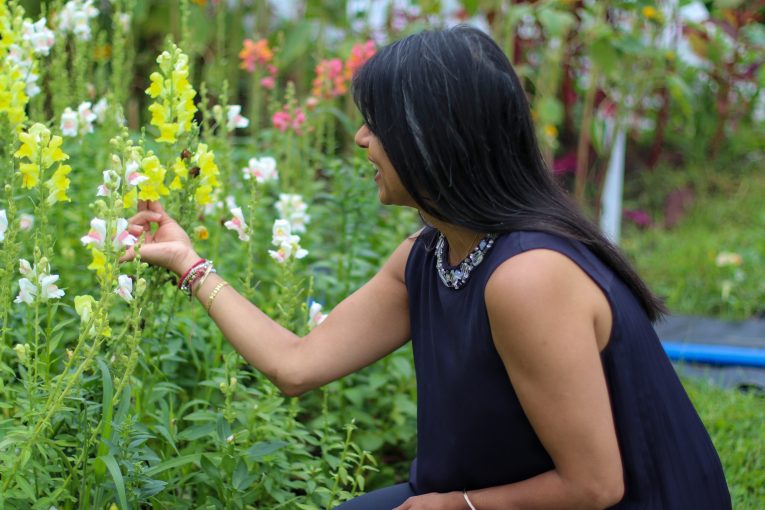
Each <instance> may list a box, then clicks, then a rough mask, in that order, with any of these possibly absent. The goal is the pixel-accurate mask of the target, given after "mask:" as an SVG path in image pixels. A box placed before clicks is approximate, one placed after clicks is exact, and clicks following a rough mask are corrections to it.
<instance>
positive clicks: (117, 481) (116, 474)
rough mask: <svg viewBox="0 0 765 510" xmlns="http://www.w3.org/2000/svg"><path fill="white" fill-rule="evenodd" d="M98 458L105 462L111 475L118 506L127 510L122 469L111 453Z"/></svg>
mask: <svg viewBox="0 0 765 510" xmlns="http://www.w3.org/2000/svg"><path fill="white" fill-rule="evenodd" d="M98 459H99V460H100V461H101V462H103V463H104V464H106V468H107V469H108V470H109V473H110V474H111V475H112V480H114V487H115V488H116V489H117V501H118V502H119V505H120V508H121V509H122V510H128V509H129V508H130V507H129V506H128V502H127V496H126V495H125V480H124V479H123V478H122V471H120V467H119V466H118V465H117V461H116V460H115V459H114V457H113V456H112V454H111V453H110V454H108V455H105V456H103V457H98Z"/></svg>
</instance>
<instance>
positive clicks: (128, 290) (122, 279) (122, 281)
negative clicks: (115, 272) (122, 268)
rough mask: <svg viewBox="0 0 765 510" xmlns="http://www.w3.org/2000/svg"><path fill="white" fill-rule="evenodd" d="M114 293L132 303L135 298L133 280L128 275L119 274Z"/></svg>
mask: <svg viewBox="0 0 765 510" xmlns="http://www.w3.org/2000/svg"><path fill="white" fill-rule="evenodd" d="M114 293H115V294H117V295H118V296H119V297H121V298H122V299H124V300H125V302H126V303H130V302H131V301H132V300H133V280H132V279H131V278H130V277H129V276H128V275H125V274H121V275H119V276H118V277H117V288H116V289H114Z"/></svg>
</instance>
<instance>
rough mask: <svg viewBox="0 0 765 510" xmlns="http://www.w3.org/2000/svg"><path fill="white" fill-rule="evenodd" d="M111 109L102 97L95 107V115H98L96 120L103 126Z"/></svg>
mask: <svg viewBox="0 0 765 510" xmlns="http://www.w3.org/2000/svg"><path fill="white" fill-rule="evenodd" d="M108 109H109V103H108V102H107V101H106V98H105V97H102V98H101V99H99V100H98V101H97V102H96V104H94V105H93V113H94V114H95V115H96V120H97V121H98V122H99V123H100V124H103V123H104V121H105V120H106V112H107V111H108Z"/></svg>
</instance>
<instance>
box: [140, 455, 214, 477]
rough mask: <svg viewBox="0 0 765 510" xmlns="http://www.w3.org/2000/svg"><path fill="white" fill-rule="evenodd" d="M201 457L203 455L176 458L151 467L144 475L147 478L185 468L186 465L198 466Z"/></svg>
mask: <svg viewBox="0 0 765 510" xmlns="http://www.w3.org/2000/svg"><path fill="white" fill-rule="evenodd" d="M201 456H202V454H201V453H192V454H190V455H184V456H183V457H174V458H172V459H169V460H166V461H164V462H160V463H159V464H157V465H155V466H152V467H150V468H149V469H147V470H146V471H144V474H145V475H146V476H156V475H158V474H159V473H162V472H163V471H167V470H168V469H175V468H178V467H181V466H185V465H186V464H198V463H199V459H200V457H201Z"/></svg>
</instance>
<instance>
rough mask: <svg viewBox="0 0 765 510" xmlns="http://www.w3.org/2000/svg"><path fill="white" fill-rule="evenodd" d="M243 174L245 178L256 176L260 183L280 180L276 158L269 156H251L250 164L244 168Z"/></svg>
mask: <svg viewBox="0 0 765 510" xmlns="http://www.w3.org/2000/svg"><path fill="white" fill-rule="evenodd" d="M242 174H243V176H244V179H245V180H250V179H251V178H254V179H255V180H256V181H257V182H258V183H260V184H263V183H266V182H269V181H276V180H279V172H277V170H276V160H275V159H274V158H272V157H269V156H265V157H262V158H250V161H249V163H248V165H247V166H246V167H244V168H242Z"/></svg>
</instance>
